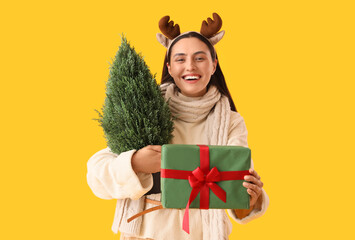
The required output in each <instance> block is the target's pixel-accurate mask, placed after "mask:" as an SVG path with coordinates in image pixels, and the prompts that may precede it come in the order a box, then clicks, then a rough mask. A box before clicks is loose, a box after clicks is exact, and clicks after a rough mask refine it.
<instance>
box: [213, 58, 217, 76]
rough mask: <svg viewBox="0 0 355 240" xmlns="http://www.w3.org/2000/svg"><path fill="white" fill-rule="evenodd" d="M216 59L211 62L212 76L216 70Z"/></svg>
mask: <svg viewBox="0 0 355 240" xmlns="http://www.w3.org/2000/svg"><path fill="white" fill-rule="evenodd" d="M217 61H218V60H217V58H216V59H215V60H214V61H213V73H212V75H213V74H214V73H215V72H216V69H217Z"/></svg>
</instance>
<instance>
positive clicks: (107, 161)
mask: <svg viewBox="0 0 355 240" xmlns="http://www.w3.org/2000/svg"><path fill="white" fill-rule="evenodd" d="M135 151H136V150H130V151H127V152H123V153H121V154H119V155H117V154H115V153H112V152H111V150H110V149H109V148H106V149H103V150H101V151H99V152H97V153H96V154H94V155H93V156H92V157H91V158H90V159H89V161H88V163H87V182H88V185H89V187H90V188H91V190H92V191H93V192H94V194H95V195H96V196H97V197H99V198H103V199H124V198H131V199H134V200H135V199H139V198H140V197H142V196H143V195H144V194H145V193H146V192H148V191H149V190H150V189H151V188H152V186H153V178H152V175H151V174H146V173H138V174H136V173H135V172H134V171H133V169H132V165H131V158H132V155H133V154H134V153H135Z"/></svg>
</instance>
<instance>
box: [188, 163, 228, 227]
mask: <svg viewBox="0 0 355 240" xmlns="http://www.w3.org/2000/svg"><path fill="white" fill-rule="evenodd" d="M219 181H221V174H220V173H219V171H218V169H217V168H216V167H214V168H212V169H211V171H209V173H208V174H207V176H205V174H204V173H203V172H202V170H201V168H200V167H198V168H196V169H195V170H193V171H192V175H190V176H189V183H190V185H191V187H192V191H191V194H190V198H189V201H188V202H187V205H186V209H185V213H184V219H183V224H182V226H183V227H182V228H183V229H184V231H185V232H187V233H190V231H189V209H190V204H191V203H192V201H193V200H195V198H196V197H197V195H198V193H200V208H201V209H208V208H209V205H210V191H209V189H211V190H212V192H213V193H214V194H216V196H217V197H218V198H219V199H221V200H222V201H223V202H226V198H227V196H226V192H225V191H224V190H223V189H222V188H221V187H220V186H218V185H217V184H215V182H219Z"/></svg>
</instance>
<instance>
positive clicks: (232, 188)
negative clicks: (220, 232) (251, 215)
mask: <svg viewBox="0 0 355 240" xmlns="http://www.w3.org/2000/svg"><path fill="white" fill-rule="evenodd" d="M250 156H251V152H250V149H249V148H245V147H240V146H212V145H208V146H207V145H182V144H167V145H163V147H162V161H161V192H162V196H161V202H162V205H163V207H164V208H187V205H189V207H190V208H201V209H208V208H219V209H249V194H248V193H247V189H246V188H245V187H244V186H243V182H244V176H245V175H248V174H249V172H248V170H249V168H250V161H251V160H250V159H251V158H250Z"/></svg>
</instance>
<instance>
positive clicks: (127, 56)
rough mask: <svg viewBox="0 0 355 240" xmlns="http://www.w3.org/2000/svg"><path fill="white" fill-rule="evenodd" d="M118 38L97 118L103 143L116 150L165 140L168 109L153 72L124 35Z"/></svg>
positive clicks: (169, 130) (169, 129)
mask: <svg viewBox="0 0 355 240" xmlns="http://www.w3.org/2000/svg"><path fill="white" fill-rule="evenodd" d="M121 39H122V42H121V46H120V47H119V50H118V52H117V54H116V57H115V59H114V61H113V63H112V64H111V67H110V76H109V79H108V81H107V84H106V99H105V104H104V106H103V108H102V114H100V113H99V115H100V118H99V119H98V121H99V123H100V125H101V126H102V127H103V129H104V132H105V137H106V140H107V145H108V146H109V147H110V149H111V151H112V152H114V153H117V154H120V153H121V152H124V151H128V150H131V149H136V150H139V149H141V148H143V147H145V146H147V145H163V144H166V143H169V142H170V140H171V139H172V131H173V122H172V118H171V113H170V109H169V106H168V104H167V102H166V101H165V100H164V98H163V96H162V95H161V92H160V89H159V86H158V85H157V83H156V80H155V76H152V74H151V72H150V71H149V68H148V66H147V65H146V63H145V62H144V59H143V57H142V56H141V55H140V54H137V52H136V51H135V49H134V47H131V46H130V44H129V42H127V39H126V38H125V37H124V36H122V38H121Z"/></svg>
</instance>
